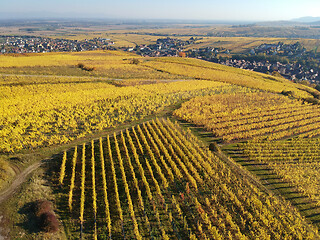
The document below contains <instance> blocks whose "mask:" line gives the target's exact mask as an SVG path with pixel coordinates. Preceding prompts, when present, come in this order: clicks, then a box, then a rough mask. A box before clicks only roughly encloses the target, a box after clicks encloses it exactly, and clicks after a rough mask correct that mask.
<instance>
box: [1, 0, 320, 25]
mask: <svg viewBox="0 0 320 240" xmlns="http://www.w3.org/2000/svg"><path fill="white" fill-rule="evenodd" d="M1 2H2V3H1V8H0V12H1V13H2V18H4V17H7V16H8V15H9V16H10V15H12V16H13V17H15V16H16V15H17V16H20V17H24V16H28V17H32V16H33V15H37V14H39V16H40V17H44V16H45V15H46V14H47V15H48V16H49V17H52V16H57V17H77V16H78V17H99V18H101V17H106V18H134V19H199V20H254V21H257V20H258V21H260V20H262V21H263V20H288V19H292V18H298V17H303V16H314V17H317V16H320V0H264V1H261V0H160V1H155V0H113V1H111V0H53V1H52V0H50V1H48V0H47V1H46V0H1ZM13 13H14V14H13ZM34 17H37V16H34ZM0 18H1V14H0Z"/></svg>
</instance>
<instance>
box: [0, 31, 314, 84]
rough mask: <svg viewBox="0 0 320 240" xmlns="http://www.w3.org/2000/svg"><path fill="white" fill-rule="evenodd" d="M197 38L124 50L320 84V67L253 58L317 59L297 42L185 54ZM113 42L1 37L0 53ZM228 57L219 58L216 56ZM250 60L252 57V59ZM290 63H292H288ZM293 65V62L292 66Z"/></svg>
mask: <svg viewBox="0 0 320 240" xmlns="http://www.w3.org/2000/svg"><path fill="white" fill-rule="evenodd" d="M197 40H199V39H198V38H194V37H191V38H190V39H188V40H181V39H176V38H169V37H167V38H159V39H158V40H157V42H156V43H155V44H150V45H140V46H138V45H137V46H136V47H132V48H123V50H126V51H129V52H135V53H137V54H139V55H142V56H148V57H166V56H176V57H177V56H180V57H192V58H200V59H204V60H207V61H211V62H216V63H220V64H223V65H227V66H232V67H236V68H242V69H248V70H252V71H257V72H262V73H272V72H278V73H280V74H281V75H282V76H284V77H286V78H287V79H290V80H293V81H301V80H307V81H309V82H310V83H316V84H319V83H320V69H319V67H310V66H308V64H301V63H297V61H288V63H280V62H276V61H273V62H269V61H268V59H267V58H264V59H261V58H260V59H259V58H255V57H256V56H261V55H264V56H270V55H271V56H272V57H273V56H276V57H278V56H280V57H286V58H288V59H290V60H294V59H297V58H300V59H301V58H302V59H308V58H311V59H315V60H318V62H319V60H320V59H318V58H317V56H315V53H314V52H313V51H309V52H307V51H306V49H305V48H304V47H303V46H302V45H301V44H300V43H299V42H297V43H295V44H284V43H282V42H279V43H277V44H266V43H265V44H261V45H260V46H258V47H256V48H254V49H251V50H250V52H249V53H248V55H247V56H249V58H247V57H243V58H240V59H239V57H237V58H234V57H233V56H232V55H231V54H230V51H229V50H228V49H225V48H222V47H220V48H212V47H205V48H194V49H192V50H188V51H185V49H186V47H187V46H189V45H195V44H196V43H195V41H197ZM113 45H114V42H113V41H111V40H110V39H106V38H94V39H85V40H82V41H78V40H66V39H51V38H43V37H30V36H0V53H43V52H75V51H77V52H79V51H90V50H98V49H115V48H114V47H113ZM221 54H223V55H225V56H228V57H224V58H221V57H220V56H219V55H221ZM252 57H253V58H252ZM290 62H291V63H290ZM292 62H295V63H292Z"/></svg>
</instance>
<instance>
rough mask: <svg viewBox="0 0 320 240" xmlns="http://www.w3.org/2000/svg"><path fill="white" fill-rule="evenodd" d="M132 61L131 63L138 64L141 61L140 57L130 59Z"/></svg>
mask: <svg viewBox="0 0 320 240" xmlns="http://www.w3.org/2000/svg"><path fill="white" fill-rule="evenodd" d="M130 63H131V64H136V65H138V64H139V63H140V61H139V59H137V58H134V59H132V60H131V61H130Z"/></svg>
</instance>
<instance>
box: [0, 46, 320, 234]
mask: <svg viewBox="0 0 320 240" xmlns="http://www.w3.org/2000/svg"><path fill="white" fill-rule="evenodd" d="M88 69H89V70H88ZM317 94H318V92H317V90H315V89H314V88H311V87H308V86H305V85H300V84H295V83H293V82H290V81H288V80H286V79H283V78H279V77H274V76H270V75H265V74H260V73H254V72H250V71H245V70H241V69H234V68H230V67H226V66H221V65H218V64H214V63H209V62H204V61H201V60H198V59H184V58H173V57H166V58H144V57H140V56H137V55H134V54H131V53H125V52H121V51H93V52H81V53H49V54H24V55H1V56H0V165H1V166H0V171H1V173H0V188H3V189H6V188H7V187H8V186H9V189H10V186H12V182H13V181H14V179H15V176H17V177H21V176H22V179H20V178H19V179H20V181H21V183H22V188H21V189H22V190H21V191H20V192H18V193H16V194H14V191H13V193H12V195H11V198H5V197H3V196H4V194H3V193H2V192H0V205H1V207H0V217H1V216H2V214H3V216H5V218H4V219H5V220H4V221H5V222H4V223H3V222H1V219H0V236H1V227H2V226H4V225H5V224H6V225H8V226H9V227H8V228H10V231H11V232H10V234H11V235H10V236H14V237H15V238H17V236H18V239H42V238H47V237H48V238H49V239H50V238H51V239H60V238H61V239H64V238H66V239H79V238H82V239H256V238H260V239H317V238H319V236H318V225H317V224H316V221H311V222H310V221H309V218H307V220H306V219H305V218H304V217H303V216H306V214H304V213H305V212H303V211H302V210H303V209H302V210H301V208H299V207H296V205H295V202H294V201H291V200H290V199H288V198H287V197H286V196H285V198H286V199H284V198H282V196H281V195H280V194H279V193H278V192H276V191H275V192H273V189H270V188H268V187H266V186H265V185H264V182H263V181H262V180H261V179H259V178H256V177H255V176H254V174H252V173H253V171H252V172H251V173H250V172H249V171H247V169H245V167H242V166H240V164H242V163H241V162H240V161H238V163H237V156H240V157H243V158H245V160H246V163H247V162H250V161H253V162H254V163H255V164H253V165H254V166H251V167H252V168H255V167H256V166H258V165H259V166H263V167H264V166H267V165H268V167H269V168H270V169H271V170H270V171H271V172H272V174H274V175H275V176H276V177H277V178H279V179H280V178H281V180H279V182H281V183H282V179H283V182H285V181H286V183H288V184H289V185H290V187H292V188H294V189H295V190H296V191H297V194H301V196H302V195H303V196H304V197H307V198H308V199H307V200H308V201H309V202H310V204H311V205H312V206H311V205H310V206H311V207H314V208H313V210H310V211H309V209H308V213H309V215H312V214H315V215H316V217H315V219H316V220H317V218H318V216H319V214H318V213H317V212H316V211H317V210H318V208H317V205H319V202H320V198H319V193H318V189H319V186H318V185H319V184H318V180H317V176H318V173H317V170H318V165H317V164H318V163H317V158H318V156H319V153H318V151H317V150H316V149H317V148H318V145H319V143H318V140H317V138H316V137H317V136H318V135H319V134H320V130H319V129H320V125H319V114H318V112H319V107H318V106H319V105H318V104H317V103H319V101H318V99H316V98H315V97H316V96H317ZM310 102H312V103H313V104H312V103H310ZM175 120H177V121H178V122H175ZM185 126H188V127H190V129H186V127H185ZM196 128H203V129H204V130H205V133H204V134H205V135H206V136H209V137H208V138H207V139H204V138H202V136H201V132H199V131H197V130H195V129H196ZM297 135H299V136H300V137H299V138H298V139H295V137H296V136H297ZM198 137H199V138H198ZM288 138H289V140H287V139H288ZM292 138H293V139H292ZM230 143H232V144H233V145H229V144H230ZM218 144H221V146H219V145H218ZM208 146H209V147H210V150H209V148H208ZM298 146H299V147H300V148H299V147H298ZM220 147H221V148H222V150H223V151H220ZM225 148H226V149H227V150H226V149H225ZM228 148H229V149H231V151H230V152H228ZM261 149H263V151H262V150H261ZM267 150H269V152H268V151H267ZM212 151H213V152H212ZM281 152H282V155H281V154H280V153H281ZM232 153H236V154H234V155H233V154H232ZM228 156H229V157H228ZM239 163H240V164H239ZM34 164H38V165H41V166H40V167H39V168H38V169H37V170H36V171H35V172H34V173H33V174H32V176H31V177H30V178H27V177H26V176H24V175H23V174H24V172H23V171H25V169H28V168H29V167H31V169H32V167H34ZM38 165H37V166H38ZM243 165H245V164H243ZM249 170H252V169H249ZM274 175H272V176H274ZM298 176H300V177H298ZM301 176H303V177H301ZM306 179H307V180H306ZM10 190H12V189H10ZM13 190H16V189H13ZM298 197H300V195H298ZM1 199H4V200H2V201H3V202H1ZM40 199H47V200H50V201H51V202H52V204H53V208H54V211H55V214H56V216H57V217H58V219H59V220H60V223H61V224H60V229H59V233H56V234H55V233H53V234H47V233H42V232H41V231H40V229H39V228H38V227H37V221H36V220H35V219H34V218H35V216H34V213H32V208H31V207H30V206H32V204H34V202H37V201H38V200H40ZM292 203H293V205H291V204H292ZM308 204H309V203H308ZM304 206H307V205H304ZM308 206H309V205H308ZM314 209H316V210H314ZM298 210H300V211H298ZM312 223H313V224H312ZM8 236H9V233H8ZM63 236H64V237H63ZM15 238H13V239H15Z"/></svg>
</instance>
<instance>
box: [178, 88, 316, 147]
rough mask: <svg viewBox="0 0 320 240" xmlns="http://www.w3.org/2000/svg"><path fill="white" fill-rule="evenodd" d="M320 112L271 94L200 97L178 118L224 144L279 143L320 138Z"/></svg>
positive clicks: (186, 105) (179, 111)
mask: <svg viewBox="0 0 320 240" xmlns="http://www.w3.org/2000/svg"><path fill="white" fill-rule="evenodd" d="M319 111H320V108H319V106H318V105H311V104H307V103H303V102H301V101H298V100H293V99H290V98H288V97H285V96H282V95H276V94H271V93H248V94H225V95H215V96H205V97H196V98H194V99H191V100H190V101H188V102H186V103H184V104H182V107H181V108H180V109H177V110H176V111H175V112H174V114H175V115H176V116H177V117H179V118H181V119H183V120H186V121H188V122H191V123H194V124H196V125H200V126H203V127H204V128H205V129H207V130H208V131H211V132H213V134H214V135H215V136H216V138H218V139H221V140H222V141H224V142H233V141H242V140H246V139H251V138H256V139H267V140H277V139H283V138H288V137H291V136H295V135H300V136H301V137H314V136H317V135H319V134H320V115H319Z"/></svg>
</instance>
